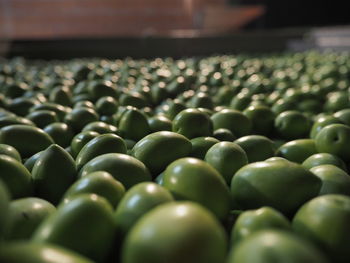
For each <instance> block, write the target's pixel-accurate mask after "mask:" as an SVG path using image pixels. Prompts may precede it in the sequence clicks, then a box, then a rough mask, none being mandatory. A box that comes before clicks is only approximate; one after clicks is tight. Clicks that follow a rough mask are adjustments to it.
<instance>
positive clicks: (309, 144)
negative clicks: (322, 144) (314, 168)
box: [276, 139, 317, 163]
mask: <svg viewBox="0 0 350 263" xmlns="http://www.w3.org/2000/svg"><path fill="white" fill-rule="evenodd" d="M316 153H317V150H316V145H315V141H314V140H313V139H297V140H294V141H289V142H287V143H285V144H283V145H281V146H280V147H279V148H278V149H277V151H276V156H279V157H283V158H285V159H287V160H289V161H291V162H296V163H303V162H304V161H305V160H306V159H307V158H309V157H310V156H311V155H314V154H316Z"/></svg>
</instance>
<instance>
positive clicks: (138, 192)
mask: <svg viewBox="0 0 350 263" xmlns="http://www.w3.org/2000/svg"><path fill="white" fill-rule="evenodd" d="M173 200H174V198H173V197H172V195H171V193H170V192H169V191H168V190H167V189H165V188H164V187H162V186H160V185H157V184H155V183H151V182H145V183H140V184H137V185H135V186H133V187H131V188H130V189H129V191H128V192H127V193H126V195H125V196H124V197H123V199H122V200H121V202H120V204H119V205H118V207H117V210H116V212H115V214H114V219H115V223H116V225H117V228H118V231H121V233H122V234H123V235H125V234H126V233H127V232H128V231H129V230H130V229H131V228H132V226H133V225H134V224H135V223H136V222H137V221H138V220H139V219H140V218H141V217H142V216H143V215H144V214H146V213H148V212H149V211H150V210H152V209H154V208H155V207H157V206H158V205H161V204H163V203H166V202H171V201H173Z"/></svg>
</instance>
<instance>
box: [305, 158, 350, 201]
mask: <svg viewBox="0 0 350 263" xmlns="http://www.w3.org/2000/svg"><path fill="white" fill-rule="evenodd" d="M310 171H311V172H312V173H314V174H315V175H316V176H317V177H319V178H320V179H321V181H322V187H321V189H320V193H319V195H325V194H343V195H348V196H350V176H349V175H348V174H347V173H346V172H345V171H344V170H342V169H340V168H339V167H336V166H334V165H331V164H323V165H319V166H315V167H313V168H311V169H310Z"/></svg>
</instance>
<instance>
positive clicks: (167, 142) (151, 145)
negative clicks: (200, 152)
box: [132, 131, 192, 175]
mask: <svg viewBox="0 0 350 263" xmlns="http://www.w3.org/2000/svg"><path fill="white" fill-rule="evenodd" d="M191 148H192V145H191V142H190V141H189V140H188V139H187V138H186V137H185V136H183V135H181V134H178V133H175V132H169V131H160V132H155V133H151V134H149V135H147V136H146V137H144V138H143V139H141V140H140V141H139V142H138V143H136V144H135V146H134V147H133V149H132V155H133V156H134V157H135V158H136V159H138V160H140V161H141V162H143V163H144V164H145V165H146V166H147V168H148V169H149V170H150V172H151V173H152V174H153V175H158V174H159V173H161V172H162V171H164V170H165V168H166V167H167V166H168V165H169V164H170V163H171V162H173V161H175V160H177V159H179V158H182V157H186V156H188V155H189V153H190V152H191Z"/></svg>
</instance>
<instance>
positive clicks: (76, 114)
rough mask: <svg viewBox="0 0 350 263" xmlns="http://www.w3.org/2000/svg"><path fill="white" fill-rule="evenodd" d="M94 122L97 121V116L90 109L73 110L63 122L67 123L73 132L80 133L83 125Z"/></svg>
mask: <svg viewBox="0 0 350 263" xmlns="http://www.w3.org/2000/svg"><path fill="white" fill-rule="evenodd" d="M94 121H98V114H97V113H96V111H95V110H94V109H91V108H75V109H73V110H72V111H71V112H69V113H68V114H67V115H66V116H65V118H64V122H65V123H67V124H68V125H69V126H70V127H71V128H72V129H73V130H74V132H80V131H81V130H82V129H83V128H84V126H85V125H87V124H89V123H90V122H94Z"/></svg>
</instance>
